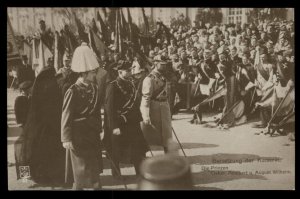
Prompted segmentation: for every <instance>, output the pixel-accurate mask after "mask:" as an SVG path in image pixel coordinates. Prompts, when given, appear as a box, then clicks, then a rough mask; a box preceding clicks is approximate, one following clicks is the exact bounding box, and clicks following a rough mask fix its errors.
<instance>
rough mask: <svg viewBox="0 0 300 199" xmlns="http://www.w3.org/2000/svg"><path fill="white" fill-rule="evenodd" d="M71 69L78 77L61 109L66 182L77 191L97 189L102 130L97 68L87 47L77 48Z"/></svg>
mask: <svg viewBox="0 0 300 199" xmlns="http://www.w3.org/2000/svg"><path fill="white" fill-rule="evenodd" d="M87 60H88V61H87ZM71 67H72V70H73V71H74V72H77V73H79V74H80V76H79V78H78V79H77V81H76V83H75V84H73V85H72V86H71V87H70V88H69V89H68V90H67V92H66V94H65V96H64V102H63V106H62V118H61V142H62V143H63V147H64V148H65V149H66V150H67V151H66V152H67V153H66V170H65V172H66V173H65V176H66V179H65V180H66V181H67V182H74V184H73V189H76V190H78V189H99V188H101V184H100V178H99V174H100V173H101V172H102V158H101V157H102V154H101V138H100V133H101V129H102V128H101V120H100V106H99V101H98V87H97V85H96V84H95V79H96V74H97V69H98V68H99V64H98V61H97V59H96V57H95V55H94V53H93V52H92V50H91V49H90V48H89V47H88V46H87V44H86V43H82V44H81V46H79V47H77V48H76V50H75V52H74V56H73V60H72V66H71Z"/></svg>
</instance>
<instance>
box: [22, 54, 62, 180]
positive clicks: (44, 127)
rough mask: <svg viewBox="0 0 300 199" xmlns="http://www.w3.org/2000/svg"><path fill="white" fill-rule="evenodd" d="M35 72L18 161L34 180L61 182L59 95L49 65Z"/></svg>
mask: <svg viewBox="0 0 300 199" xmlns="http://www.w3.org/2000/svg"><path fill="white" fill-rule="evenodd" d="M50 63H51V60H48V66H47V67H45V68H44V69H43V70H42V71H41V72H40V74H39V75H38V76H37V78H36V80H35V83H34V85H33V90H32V101H31V106H30V109H29V112H28V118H27V122H26V125H25V127H24V143H23V146H22V149H21V153H22V157H23V160H22V163H21V164H22V165H23V166H29V168H30V175H31V178H32V179H33V180H34V181H35V182H36V183H42V184H43V183H47V184H48V183H62V182H63V178H64V161H65V160H64V155H65V152H64V150H63V147H62V145H61V142H60V118H61V107H62V96H61V92H60V90H59V88H58V85H57V81H56V78H55V69H54V67H53V66H52V65H49V64H50Z"/></svg>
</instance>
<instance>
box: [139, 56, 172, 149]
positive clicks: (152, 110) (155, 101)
mask: <svg viewBox="0 0 300 199" xmlns="http://www.w3.org/2000/svg"><path fill="white" fill-rule="evenodd" d="M154 64H155V68H154V69H153V70H152V71H151V73H150V74H149V75H148V76H147V77H146V78H145V79H144V82H143V87H142V101H141V106H140V110H141V113H142V117H143V122H144V124H145V125H152V126H153V127H154V128H155V130H156V131H157V133H158V134H159V135H160V136H161V143H162V146H163V147H164V151H165V153H166V152H167V144H168V140H169V139H171V138H172V126H171V111H170V105H169V102H168V95H169V93H168V92H167V90H168V89H167V80H166V78H165V71H166V66H167V62H165V61H162V60H161V59H156V60H154Z"/></svg>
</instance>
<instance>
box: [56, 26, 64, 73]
mask: <svg viewBox="0 0 300 199" xmlns="http://www.w3.org/2000/svg"><path fill="white" fill-rule="evenodd" d="M63 53H64V52H63V51H61V49H60V48H59V34H58V32H57V31H56V32H55V35H54V68H55V71H56V72H57V71H58V70H59V69H60V68H61V67H62V66H63Z"/></svg>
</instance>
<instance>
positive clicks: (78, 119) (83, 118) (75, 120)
mask: <svg viewBox="0 0 300 199" xmlns="http://www.w3.org/2000/svg"><path fill="white" fill-rule="evenodd" d="M86 119H87V118H86V117H82V118H77V119H74V122H79V121H83V120H86Z"/></svg>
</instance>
